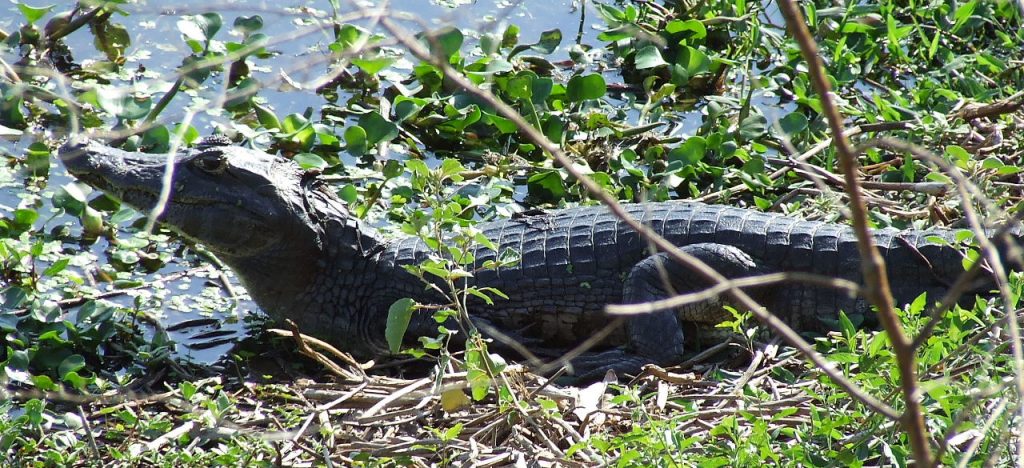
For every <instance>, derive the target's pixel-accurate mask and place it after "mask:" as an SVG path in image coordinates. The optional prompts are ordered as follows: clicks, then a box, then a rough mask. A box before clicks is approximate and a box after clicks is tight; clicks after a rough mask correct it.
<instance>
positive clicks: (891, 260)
mask: <svg viewBox="0 0 1024 468" xmlns="http://www.w3.org/2000/svg"><path fill="white" fill-rule="evenodd" d="M60 155H61V158H62V160H63V161H64V164H65V165H66V166H67V168H68V169H69V170H70V172H71V173H72V174H74V175H75V176H76V177H78V178H79V179H81V180H82V181H85V182H86V183H88V184H90V185H93V186H95V187H97V188H99V189H102V190H104V191H106V192H107V193H109V194H111V195H113V196H115V197H117V198H119V199H121V200H122V201H123V202H124V203H127V204H128V205H131V206H133V207H136V208H140V209H143V210H149V209H150V208H151V207H152V206H153V205H154V203H155V200H156V198H157V194H158V193H159V192H160V187H161V179H162V177H163V175H164V165H165V160H166V157H165V156H164V155H150V154H143V153H133V152H125V151H121V150H118V149H114V148H110V147H107V146H104V145H101V144H98V143H95V142H88V141H85V140H82V139H74V140H72V141H70V142H69V143H67V144H65V145H64V146H63V147H62V148H61V149H60ZM173 164H174V182H173V184H172V186H173V190H172V192H171V197H170V203H169V204H168V205H167V208H166V210H165V211H164V213H163V214H162V215H161V217H160V220H161V221H162V222H164V223H166V224H168V225H170V226H172V227H174V228H176V230H178V231H180V232H181V233H183V234H184V235H185V236H187V237H189V238H191V239H194V240H196V241H198V242H201V243H202V244H203V245H205V246H206V247H207V248H208V249H209V250H211V251H213V252H214V253H216V254H217V256H218V257H219V258H221V259H222V260H223V261H224V262H225V263H226V264H227V265H228V266H230V267H231V269H232V270H234V272H235V273H236V274H237V275H238V277H239V278H240V279H241V281H242V283H243V284H244V285H245V286H246V289H247V290H248V291H249V293H250V294H251V295H252V297H253V298H254V299H255V300H256V302H257V303H258V304H259V305H260V307H262V308H263V310H264V311H265V312H266V313H267V314H269V315H270V316H271V317H272V318H274V319H284V318H290V319H292V320H294V321H295V322H296V323H298V325H299V327H300V329H302V330H303V331H305V332H308V333H310V334H312V335H315V336H318V337H320V338H324V339H326V340H328V341H330V342H332V343H335V344H336V345H339V346H340V347H341V348H342V349H344V350H347V351H351V352H354V353H356V354H357V355H361V356H373V355H381V354H385V353H387V346H386V344H385V338H384V328H385V320H386V317H387V313H388V308H389V306H390V305H391V304H392V303H393V302H395V301H396V300H398V299H400V298H404V297H411V298H413V299H416V300H417V301H419V302H421V303H432V302H435V301H437V300H438V299H437V297H436V296H434V295H432V294H430V293H428V292H427V291H426V290H425V288H424V285H423V284H422V282H421V281H420V280H418V279H417V278H415V277H414V276H412V275H411V274H410V273H408V272H406V271H405V270H404V269H403V268H402V265H408V264H415V263H418V262H420V261H422V260H423V259H425V258H426V257H427V255H428V253H429V252H428V248H427V246H426V245H425V244H424V243H423V242H422V241H420V240H419V239H416V238H399V239H386V238H384V237H382V236H381V235H380V234H379V233H378V232H377V230H376V229H374V228H373V227H371V226H368V225H366V224H364V223H363V222H361V221H360V220H358V219H356V218H354V217H353V216H351V215H350V214H349V211H348V210H347V209H346V207H345V204H344V203H343V202H341V201H340V200H339V199H338V198H336V197H335V195H334V194H333V192H332V191H331V190H330V187H328V186H325V185H324V183H323V182H322V181H321V180H320V179H319V178H318V177H317V175H316V174H315V173H311V172H305V171H303V170H301V169H300V168H299V167H298V166H297V165H296V164H294V163H292V162H290V161H288V160H286V159H284V158H282V157H279V156H272V155H269V154H266V153H263V152H260V151H255V150H250V149H245V148H241V147H237V146H227V145H205V146H200V147H198V148H196V149H190V150H186V151H183V152H181V153H180V154H178V155H177V156H175V157H174V162H173ZM627 210H628V211H629V212H630V213H631V214H632V215H633V216H635V217H636V218H638V219H639V220H641V221H642V222H643V223H646V224H648V225H649V226H651V227H652V228H653V229H654V230H655V231H656V232H658V233H660V234H661V235H663V236H665V237H666V238H667V239H668V240H670V241H671V242H673V243H674V244H676V245H679V246H682V247H683V249H684V250H685V251H687V252H689V253H690V254H692V255H694V256H696V257H698V258H700V259H701V260H703V261H704V262H706V263H708V264H709V265H711V266H712V267H714V268H716V269H717V270H719V271H720V272H721V273H723V274H724V275H725V276H727V277H741V276H748V275H753V274H758V273H770V272H787V271H799V272H812V273H817V274H820V275H824V276H828V277H833V278H844V279H847V280H851V281H854V282H856V283H861V281H862V279H861V275H860V261H859V256H858V252H857V246H856V240H855V238H854V235H853V232H852V231H851V229H850V228H849V227H847V226H843V225H839V224H829V223H822V222H815V221H805V220H800V219H797V218H792V217H788V216H781V215H778V214H769V213H761V212H757V211H751V210H745V209H738V208H731V207H726V206H715V205H705V204H700V203H688V202H665V203H642V204H631V205H627ZM477 227H478V228H479V229H481V230H482V231H483V233H484V234H485V235H486V236H487V237H488V238H490V239H491V240H492V241H493V242H495V243H496V244H497V245H498V246H499V251H502V250H504V249H506V248H511V249H513V250H515V251H517V252H518V253H519V254H520V256H521V261H520V262H519V263H518V264H517V265H515V266H508V267H503V268H500V269H498V270H494V271H482V272H480V273H478V274H477V275H476V277H475V278H474V279H473V280H472V281H473V282H474V283H475V284H476V285H477V286H493V287H496V288H498V289H500V290H501V291H503V292H504V293H505V294H506V295H508V296H509V299H508V300H502V299H496V300H495V304H494V305H493V306H486V305H484V304H482V303H479V304H474V305H473V307H472V309H471V314H473V317H474V319H475V320H481V321H485V322H487V323H488V324H490V325H493V326H494V327H496V328H497V329H498V330H501V331H504V332H507V333H509V334H510V335H512V336H517V337H522V338H526V339H527V340H532V341H530V342H531V343H533V344H537V345H540V346H544V347H548V348H551V349H565V348H566V347H568V346H571V345H573V344H575V343H578V342H580V341H582V340H585V339H586V338H588V337H590V336H592V335H593V334H594V333H596V332H597V331H598V330H600V329H601V328H602V327H603V326H604V325H605V324H606V323H608V318H607V317H606V316H605V314H604V312H603V307H604V306H605V305H606V304H614V303H639V302H644V301H649V300H654V299H659V298H664V297H666V296H668V295H669V294H668V293H666V288H665V284H666V283H665V281H664V280H663V277H664V276H663V275H662V274H661V273H659V271H664V272H665V274H666V275H667V277H668V278H670V281H671V289H672V290H675V291H692V290H695V289H697V288H700V287H703V286H705V284H704V283H703V282H702V281H697V280H694V279H693V277H694V276H695V275H694V274H693V273H691V272H689V271H687V270H686V269H685V268H683V267H680V266H677V265H675V264H674V263H673V262H669V261H665V257H664V254H655V255H652V254H651V252H650V250H649V248H648V245H647V243H646V242H645V241H643V240H642V239H641V238H640V237H639V236H638V235H637V234H636V233H635V232H634V231H633V230H632V229H630V228H629V227H628V226H627V225H626V224H624V223H623V222H621V221H620V220H618V219H617V218H615V217H614V216H613V215H612V214H610V213H609V212H608V210H607V209H606V208H604V207H600V206H597V207H582V208H570V209H564V210H553V211H550V212H547V213H545V214H541V215H537V216H530V217H526V218H520V219H507V220H502V221H495V222H487V223H482V224H480V225H478V226H477ZM873 235H874V240H875V243H876V245H878V247H879V249H880V250H881V253H882V255H883V256H884V257H885V260H886V264H887V265H888V269H889V277H890V278H891V280H892V287H893V293H894V295H895V298H896V300H897V302H898V303H900V304H904V303H907V302H909V301H911V300H913V299H914V298H915V297H916V296H918V295H919V294H920V293H922V292H927V293H929V296H930V297H933V298H936V297H937V296H936V295H937V294H939V293H941V292H943V291H945V290H946V288H947V287H948V285H949V284H951V283H952V281H953V280H954V279H955V278H956V276H957V275H958V274H959V273H961V272H962V271H963V267H962V266H961V265H962V264H961V258H962V256H961V253H960V252H959V251H958V250H957V249H955V248H951V247H948V246H943V245H940V244H938V243H935V242H932V241H929V240H927V238H929V237H931V236H936V237H939V238H942V239H945V240H946V241H947V242H949V243H952V244H955V243H956V242H955V240H954V237H955V233H954V231H949V230H929V231H916V230H905V231H898V230H892V229H884V230H876V231H875V232H874V234H873ZM494 257H495V253H494V252H491V251H484V250H483V249H481V250H480V251H478V252H477V260H478V261H479V262H483V261H486V260H488V259H494ZM659 264H661V268H659ZM750 292H751V294H752V295H753V296H754V297H755V298H756V299H759V300H760V301H761V303H762V304H764V305H766V306H767V307H768V309H769V310H770V311H772V312H773V313H775V314H776V315H777V316H779V317H780V318H782V319H783V320H784V321H785V322H787V323H788V324H789V325H790V326H792V327H794V328H796V329H798V330H802V331H807V332H816V333H820V332H824V331H827V330H829V329H832V328H833V325H834V324H835V322H836V320H837V317H838V311H839V310H844V311H847V313H849V314H851V315H855V314H859V315H862V316H863V317H865V318H866V319H867V320H868V321H869V322H870V321H871V320H872V319H873V313H871V311H870V307H869V306H868V304H867V303H866V302H865V301H864V300H863V299H861V298H855V297H849V296H848V295H846V294H844V293H842V292H839V291H836V290H833V289H825V288H821V287H815V286H810V285H805V284H784V285H774V286H771V287H761V288H752V289H751V290H750ZM981 292H984V288H982V289H978V290H975V291H972V293H981ZM723 317H731V316H730V315H728V314H725V313H724V312H723V311H722V309H721V304H720V303H719V301H717V300H715V301H708V302H705V303H701V304H696V305H691V306H688V307H685V308H683V309H681V310H678V311H673V312H661V313H655V314H651V315H642V316H637V317H635V318H632V319H630V320H628V321H627V323H626V324H625V326H624V327H623V328H624V333H623V332H619V333H617V334H615V335H613V336H611V337H610V338H609V339H608V340H607V344H609V345H611V346H618V347H617V348H613V349H611V350H608V351H605V352H604V353H598V354H592V355H590V358H591V359H581V360H579V361H578V362H577V363H578V364H579V365H581V366H583V367H584V369H582V372H584V373H587V372H597V371H603V370H604V369H616V370H619V371H626V372H634V371H636V370H637V369H639V367H640V366H641V365H642V364H644V363H659V364H670V363H673V362H676V361H678V360H680V359H681V357H682V355H683V344H684V327H683V325H684V324H688V323H714V322H718V321H720V320H721V319H722V318H723ZM436 327H437V324H436V323H435V322H434V321H433V320H432V318H431V317H430V314H428V313H421V314H415V316H414V318H413V321H412V323H411V324H410V328H409V333H408V334H407V337H413V338H414V337H416V336H421V335H427V336H432V335H436Z"/></svg>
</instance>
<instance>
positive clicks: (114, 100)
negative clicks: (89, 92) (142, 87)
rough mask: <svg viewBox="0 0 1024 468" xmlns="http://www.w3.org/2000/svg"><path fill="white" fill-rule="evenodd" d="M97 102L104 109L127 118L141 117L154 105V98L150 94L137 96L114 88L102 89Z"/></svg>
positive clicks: (119, 116)
mask: <svg viewBox="0 0 1024 468" xmlns="http://www.w3.org/2000/svg"><path fill="white" fill-rule="evenodd" d="M97 103H98V104H99V106H100V107H101V108H102V109H103V110H104V111H106V112H108V113H110V114H111V115H113V116H115V117H118V118H121V119H126V120H138V119H141V118H143V117H145V116H146V114H148V113H149V109H150V108H152V107H153V100H152V99H150V98H149V97H148V96H146V97H135V96H133V95H130V94H126V93H124V92H123V91H122V90H118V89H114V88H104V89H103V90H100V92H99V93H98V94H97Z"/></svg>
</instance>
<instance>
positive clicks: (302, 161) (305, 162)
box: [292, 153, 328, 169]
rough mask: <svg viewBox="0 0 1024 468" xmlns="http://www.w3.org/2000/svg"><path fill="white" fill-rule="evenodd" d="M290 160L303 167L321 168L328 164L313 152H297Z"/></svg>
mask: <svg viewBox="0 0 1024 468" xmlns="http://www.w3.org/2000/svg"><path fill="white" fill-rule="evenodd" d="M292 161H295V162H296V163H298V165H299V167H301V168H303V169H323V168H325V167H327V166H328V164H327V161H324V158H321V157H320V156H319V155H317V154H315V153H299V154H296V155H295V156H294V157H292Z"/></svg>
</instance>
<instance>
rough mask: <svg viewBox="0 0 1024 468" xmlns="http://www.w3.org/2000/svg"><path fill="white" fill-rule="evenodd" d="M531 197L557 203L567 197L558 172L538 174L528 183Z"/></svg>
mask: <svg viewBox="0 0 1024 468" xmlns="http://www.w3.org/2000/svg"><path fill="white" fill-rule="evenodd" d="M526 184H527V190H528V193H529V194H530V196H532V197H537V198H540V199H542V200H547V201H557V200H561V199H562V198H563V197H565V186H564V185H563V184H562V177H561V175H559V173H558V171H547V172H538V173H536V174H534V175H532V176H530V178H529V179H528V180H527V181H526Z"/></svg>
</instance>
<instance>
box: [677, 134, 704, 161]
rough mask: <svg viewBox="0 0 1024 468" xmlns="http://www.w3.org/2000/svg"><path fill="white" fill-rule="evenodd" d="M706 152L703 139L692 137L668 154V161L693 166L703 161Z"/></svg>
mask: <svg viewBox="0 0 1024 468" xmlns="http://www.w3.org/2000/svg"><path fill="white" fill-rule="evenodd" d="M706 152H707V141H706V140H704V138H703V137H699V136H694V137H690V138H688V139H687V140H686V142H685V143H683V144H682V145H680V146H678V147H676V148H674V149H673V150H672V151H670V152H669V153H668V160H669V161H670V162H671V161H681V162H682V163H683V164H684V165H690V164H695V163H697V162H698V161H700V160H702V159H704V155H705V154H706Z"/></svg>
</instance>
